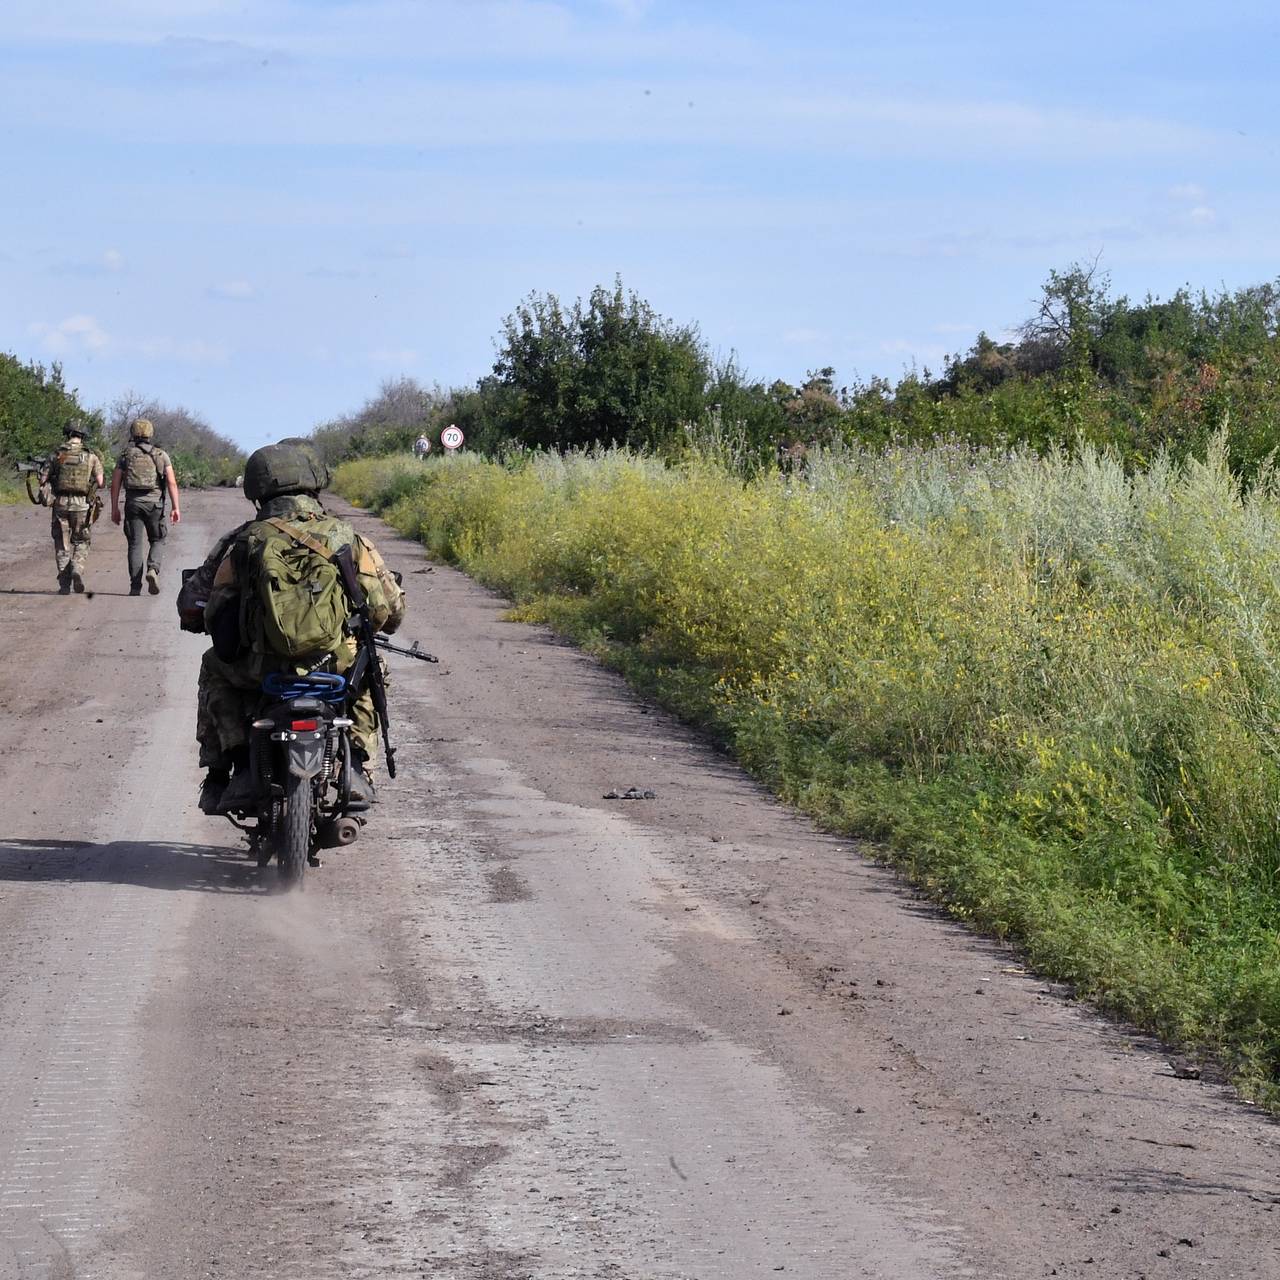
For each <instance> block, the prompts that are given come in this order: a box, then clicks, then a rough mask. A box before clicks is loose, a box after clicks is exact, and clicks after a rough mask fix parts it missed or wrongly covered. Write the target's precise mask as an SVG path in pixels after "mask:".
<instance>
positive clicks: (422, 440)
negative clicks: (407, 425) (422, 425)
mask: <svg viewBox="0 0 1280 1280" xmlns="http://www.w3.org/2000/svg"><path fill="white" fill-rule="evenodd" d="M430 452H431V441H430V440H428V439H427V437H426V434H425V433H424V434H423V435H420V436H419V437H418V438H417V439H416V440H415V441H414V442H413V453H414V456H415V457H416V458H419V459H421V460H422V461H423V462H426V460H427V454H429V453H430Z"/></svg>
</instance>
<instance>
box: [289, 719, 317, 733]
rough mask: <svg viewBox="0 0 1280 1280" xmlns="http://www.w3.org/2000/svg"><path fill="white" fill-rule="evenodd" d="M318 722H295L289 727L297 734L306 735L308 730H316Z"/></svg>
mask: <svg viewBox="0 0 1280 1280" xmlns="http://www.w3.org/2000/svg"><path fill="white" fill-rule="evenodd" d="M317 724H318V721H315V720H295V721H294V722H293V723H292V724H291V725H290V726H289V727H290V728H291V729H292V730H293V731H294V732H295V733H306V732H307V731H308V730H312V729H315V728H316V726H317Z"/></svg>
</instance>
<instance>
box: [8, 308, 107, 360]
mask: <svg viewBox="0 0 1280 1280" xmlns="http://www.w3.org/2000/svg"><path fill="white" fill-rule="evenodd" d="M27 329H28V332H30V333H31V335H32V336H33V337H34V338H36V339H37V340H38V341H39V343H40V345H41V346H42V347H44V348H45V350H46V351H50V352H52V353H53V354H54V355H56V356H65V355H69V354H71V353H73V352H85V353H88V354H90V355H93V354H96V353H98V352H101V351H105V350H106V349H107V347H109V346H110V345H111V338H110V336H109V335H108V334H107V333H106V331H105V330H104V329H103V328H102V326H101V325H99V323H98V322H97V321H96V320H95V319H94V318H93V316H89V315H74V316H68V317H67V318H66V319H65V320H61V321H59V322H58V323H57V324H50V323H48V322H47V321H44V320H36V321H33V322H32V323H31V324H30V325H28V326H27Z"/></svg>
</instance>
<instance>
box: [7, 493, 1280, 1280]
mask: <svg viewBox="0 0 1280 1280" xmlns="http://www.w3.org/2000/svg"><path fill="white" fill-rule="evenodd" d="M247 512H248V508H247V506H246V504H245V503H244V502H243V500H242V499H240V498H239V496H238V495H237V494H234V493H229V492H211V493H192V494H189V495H188V496H187V502H186V510H185V513H184V514H185V517H186V518H185V520H184V522H183V524H181V525H180V526H178V527H177V528H176V529H175V530H173V532H172V535H171V539H170V545H169V548H168V552H167V564H166V569H165V574H164V578H163V582H164V592H163V594H162V595H161V596H159V597H155V598H152V597H150V596H146V595H144V596H142V597H141V598H138V599H130V598H128V596H127V595H126V589H127V577H126V572H125V565H124V543H123V538H122V537H121V536H120V534H119V532H118V531H117V530H116V529H114V528H113V527H112V526H110V525H109V524H104V525H100V526H99V527H98V533H97V536H96V537H95V540H94V548H93V553H92V557H91V561H90V583H89V585H90V587H91V589H94V594H93V595H92V597H89V596H84V597H78V596H72V597H60V596H58V595H56V594H54V592H53V587H54V582H53V564H52V555H51V550H50V545H49V539H48V534H47V523H48V521H47V516H46V515H45V513H44V512H40V511H36V510H34V509H32V508H30V507H21V508H6V509H0V641H2V643H3V653H4V655H5V660H4V663H3V664H2V665H0V711H2V712H3V714H2V715H0V771H2V776H0V805H2V806H3V819H4V821H3V827H2V828H0V1277H4V1280H11V1278H21V1280H68V1278H70V1277H75V1278H76V1280H157V1278H161V1277H163V1278H168V1277H175V1278H181V1280H192V1278H196V1277H225V1278H230V1280H235V1278H238V1277H277V1278H279V1280H325V1278H327V1277H342V1278H344V1280H345V1278H353V1280H363V1278H365V1277H370V1278H372V1277H415V1276H432V1277H446V1278H456V1280H481V1278H485V1280H488V1278H492V1280H518V1278H522V1277H527V1278H529V1280H552V1278H555V1280H560V1278H564V1280H577V1278H582V1280H588V1278H590V1280H605V1278H606V1277H608V1278H617V1280H750V1278H755V1277H773V1276H776V1275H779V1274H781V1275H784V1276H788V1277H796V1278H797V1280H856V1278H859V1277H876V1278H886V1280H887V1278H892V1280H917V1278H923V1277H953V1276H977V1277H1009V1278H1010V1280H1023V1278H1024V1277H1038V1276H1050V1275H1057V1276H1062V1277H1074V1276H1088V1277H1093V1278H1095V1280H1104V1278H1110V1277H1151V1278H1154V1277H1186V1276H1204V1277H1223V1278H1225V1277H1237V1276H1238V1277H1245V1276H1248V1277H1255V1276H1256V1277H1280V1243H1278V1242H1280V1144H1278V1142H1277V1139H1278V1137H1280V1131H1278V1130H1277V1128H1276V1126H1275V1125H1273V1124H1272V1123H1270V1122H1269V1121H1267V1120H1266V1119H1265V1118H1264V1117H1262V1116H1261V1115H1259V1114H1258V1113H1257V1112H1256V1111H1254V1110H1252V1109H1250V1108H1248V1107H1247V1106H1244V1105H1242V1104H1240V1103H1239V1102H1237V1101H1235V1100H1233V1099H1232V1097H1231V1096H1230V1095H1229V1094H1227V1093H1226V1092H1225V1091H1224V1090H1223V1089H1222V1088H1221V1087H1220V1086H1218V1085H1216V1084H1214V1083H1212V1082H1209V1081H1207V1080H1186V1079H1180V1078H1178V1077H1177V1076H1176V1075H1175V1073H1174V1072H1173V1071H1172V1070H1171V1069H1170V1067H1169V1065H1168V1062H1167V1060H1166V1058H1165V1056H1164V1055H1163V1054H1162V1053H1161V1052H1160V1050H1159V1047H1158V1046H1156V1045H1152V1044H1150V1043H1147V1042H1145V1041H1143V1040H1142V1039H1141V1038H1139V1037H1136V1036H1134V1035H1132V1034H1129V1033H1126V1032H1125V1031H1124V1029H1122V1028H1117V1027H1115V1026H1112V1025H1110V1024H1108V1023H1106V1022H1105V1021H1103V1020H1101V1019H1098V1018H1096V1017H1094V1016H1091V1015H1090V1014H1089V1013H1088V1012H1087V1011H1085V1010H1082V1009H1081V1008H1079V1007H1076V1006H1074V1005H1072V1004H1071V1003H1070V1002H1069V1001H1068V1000H1067V999H1066V998H1064V996H1063V994H1062V993H1061V992H1059V991H1056V990H1054V989H1051V988H1049V987H1047V986H1046V984H1045V983H1044V982H1043V981H1041V980H1038V979H1037V978H1035V977H1034V976H1033V975H1031V974H1028V973H1026V972H1025V971H1024V970H1023V969H1022V968H1021V966H1020V965H1019V964H1018V963H1017V959H1016V957H1015V956H1014V955H1013V954H1012V953H1011V952H1009V951H1007V950H1003V949H1001V948H998V947H996V946H993V945H991V944H988V943H984V942H983V941H981V940H979V939H975V938H973V937H972V936H971V935H969V934H968V933H966V932H965V931H964V930H962V929H961V928H959V927H957V926H956V925H954V924H952V923H950V922H949V921H947V920H946V919H945V918H943V917H941V916H940V915H938V914H937V913H936V912H934V911H933V910H931V909H930V908H928V907H926V906H925V905H923V904H921V903H919V902H918V901H917V900H915V899H914V898H913V897H912V896H911V895H910V893H909V892H907V891H906V890H904V889H903V888H902V886H901V885H899V884H898V882H897V881H896V880H895V879H894V877H893V876H892V875H891V874H890V873H888V872H886V871H885V870H883V869H881V868H879V867H877V866H875V865H874V864H873V863H871V862H869V861H867V860H866V859H865V858H864V857H863V856H862V855H861V853H860V852H859V850H858V849H857V848H855V847H853V846H852V845H851V844H850V843H849V842H847V841H842V840H838V839H834V838H831V837H828V836H824V835H822V834H819V833H816V832H815V831H814V830H813V829H812V828H811V827H810V826H808V825H807V824H806V823H805V822H803V821H802V820H800V819H799V818H797V817H795V816H794V815H791V814H789V813H788V812H787V811H785V810H784V809H782V808H781V807H779V806H778V805H776V804H774V803H773V802H771V801H770V800H769V798H768V797H767V796H765V795H764V794H763V793H762V792H761V791H760V789H759V788H758V787H756V786H755V785H754V784H753V783H752V782H750V781H749V780H748V779H746V778H745V777H744V776H743V775H742V774H741V773H740V772H739V771H738V770H736V769H735V768H734V767H732V766H731V765H730V764H729V763H728V762H726V761H725V760H724V759H723V758H721V757H720V756H718V755H716V754H715V753H714V752H712V751H710V750H709V749H708V748H706V747H705V746H703V745H701V744H700V743H699V742H698V741H697V740H696V739H695V738H694V737H693V736H692V735H690V734H689V733H688V732H686V731H685V730H684V729H682V728H681V727H680V726H678V725H675V724H673V723H672V722H671V721H670V720H669V719H668V718H667V717H665V716H663V715H661V714H659V713H657V712H654V711H652V710H651V709H650V708H648V707H647V706H646V705H645V704H644V703H643V702H642V701H641V700H639V699H638V698H636V697H635V696H634V695H633V694H631V693H630V692H629V691H628V690H627V689H626V688H625V686H624V685H622V684H621V683H620V682H619V681H618V680H617V679H616V678H615V677H613V676H612V675H610V674H609V673H607V672H605V671H603V670H602V669H600V668H599V667H598V666H597V665H596V664H595V663H593V662H592V661H591V660H590V659H588V658H586V657H584V656H583V655H581V654H580V653H578V652H576V651H575V650H573V649H571V648H569V647H567V646H565V645H563V644H562V643H559V642H558V641H557V640H556V639H555V638H554V637H553V636H551V635H550V634H549V633H548V632H547V631H545V629H542V628H537V627H528V626H523V625H517V624H513V623H509V622H505V621H503V608H504V606H503V602H502V601H500V600H498V599H497V598H495V597H494V596H492V595H491V594H489V593H488V592H486V591H484V590H483V589H481V588H479V587H477V586H476V585H475V584H473V583H471V582H469V581H468V580H467V579H466V578H464V577H462V576H461V575H459V574H457V573H455V572H453V571H451V570H448V569H446V568H442V567H436V568H434V569H431V568H429V567H428V565H427V562H426V561H425V560H424V558H423V556H422V553H421V550H420V549H419V548H417V547H415V546H413V545H412V544H410V543H407V542H404V541H402V540H399V539H397V538H395V537H394V536H392V535H391V534H390V532H389V531H387V530H385V529H383V528H382V527H381V526H380V525H379V524H378V523H377V522H376V521H374V520H372V519H370V518H368V517H366V516H362V515H358V516H356V517H355V518H356V520H357V522H358V523H359V525H360V526H361V527H362V528H367V529H368V530H369V531H371V532H372V533H373V535H374V536H375V538H376V539H377V541H378V543H379V545H380V546H381V547H382V548H383V550H384V551H385V552H386V554H387V558H388V560H389V561H390V563H391V564H392V566H393V567H395V568H398V569H400V570H401V571H402V572H403V573H404V576H405V583H406V585H407V586H408V588H409V591H410V614H409V618H408V620H407V622H406V624H405V626H404V628H403V630H402V635H403V636H404V637H406V638H408V639H415V638H416V639H420V640H421V641H422V643H423V645H424V646H425V647H426V648H428V649H430V650H432V651H434V652H436V653H439V654H440V655H441V656H442V658H443V661H442V663H441V665H440V666H439V667H428V666H426V665H425V664H418V663H409V662H404V661H400V660H395V661H396V665H395V666H394V667H393V676H394V681H395V683H394V688H393V690H392V707H393V712H394V715H395V717H396V725H395V736H396V739H397V741H398V745H399V746H400V748H401V750H400V755H399V761H400V764H401V770H400V776H399V777H398V778H397V779H396V780H395V781H394V782H392V783H386V784H384V786H383V787H382V797H383V802H382V803H381V804H380V805H379V806H378V808H377V809H376V810H375V811H374V817H373V821H372V823H371V824H370V826H369V827H368V828H367V829H366V832H365V835H364V837H363V838H362V839H361V841H360V843H359V844H358V845H356V846H355V847H353V848H351V849H349V850H343V851H335V852H333V853H332V854H330V855H328V856H327V858H326V865H325V866H324V868H323V869H321V870H319V871H317V872H314V873H308V879H307V886H306V889H305V892H303V893H301V894H292V895H280V894H277V893H273V892H271V891H270V890H271V884H270V880H271V876H270V875H267V876H265V877H264V876H263V875H262V874H261V873H259V872H258V870H257V869H256V867H254V866H253V865H252V864H251V863H250V862H249V860H248V859H247V858H246V857H245V855H244V853H243V846H242V845H240V843H239V841H238V837H237V833H236V832H235V831H234V830H233V829H232V828H231V826H230V825H229V824H228V823H226V822H225V821H220V820H212V819H207V818H204V817H202V816H201V815H200V814H199V812H198V810H197V809H196V807H195V800H196V791H197V785H198V771H197V768H196V755H195V746H194V741H193V722H194V710H193V703H194V688H195V678H196V671H197V666H198V662H199V656H200V652H201V649H202V642H201V640H200V639H199V638H197V637H193V636H188V635H184V634H182V633H181V632H179V631H178V629H177V626H176V619H175V614H174V609H173V600H172V597H173V593H174V590H175V587H176V582H177V571H178V569H179V568H180V567H181V566H183V565H192V564H195V563H197V562H198V560H199V559H200V558H201V557H202V556H203V554H204V552H205V550H206V549H207V547H208V546H209V545H210V543H211V542H212V541H213V539H214V537H215V536H216V534H217V533H218V532H219V531H221V530H222V529H224V528H227V527H229V526H231V525H232V524H234V523H236V522H237V521H239V520H241V519H243V518H245V516H246V514H247ZM631 786H635V787H639V788H641V789H645V788H650V789H652V790H653V791H654V792H655V793H656V798H655V799H648V800H645V799H641V800H604V799H602V798H601V797H602V796H603V795H604V794H605V793H606V792H608V791H610V790H612V789H617V790H620V791H625V790H626V789H627V788H628V787H631Z"/></svg>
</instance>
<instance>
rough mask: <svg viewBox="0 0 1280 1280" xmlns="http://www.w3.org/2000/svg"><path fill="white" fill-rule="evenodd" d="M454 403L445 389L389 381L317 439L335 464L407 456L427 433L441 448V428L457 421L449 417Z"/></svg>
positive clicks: (315, 435) (408, 381) (402, 380)
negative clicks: (399, 453)
mask: <svg viewBox="0 0 1280 1280" xmlns="http://www.w3.org/2000/svg"><path fill="white" fill-rule="evenodd" d="M451 399H452V397H451V394H450V393H448V392H445V391H443V390H441V389H440V388H439V387H435V388H431V389H428V388H426V387H423V386H421V385H420V384H419V383H417V382H415V381H414V380H413V379H412V378H394V379H388V380H387V381H386V382H384V383H383V384H382V386H381V388H380V389H379V391H378V394H377V395H376V396H374V397H373V398H372V399H370V400H367V401H366V402H365V404H364V406H363V407H362V408H361V409H359V410H358V411H357V412H355V413H351V414H346V415H344V416H343V417H341V418H334V419H333V421H331V422H326V423H324V424H323V425H321V426H319V427H317V428H316V429H315V431H313V432H312V439H313V440H314V441H315V442H316V444H317V445H318V446H319V448H320V452H321V454H322V455H323V456H324V458H325V461H327V462H330V463H336V462H344V461H346V460H347V459H349V458H366V457H376V456H378V455H380V454H386V453H397V452H401V451H405V452H407V451H408V450H409V449H410V448H411V447H412V445H413V442H414V440H415V439H416V438H417V437H418V436H419V435H421V434H423V433H424V432H425V433H426V434H427V435H428V436H429V437H431V440H432V444H433V445H435V444H438V443H439V435H440V430H441V428H442V427H445V426H448V424H449V423H450V422H452V421H454V419H453V418H452V417H449V416H448V414H449V412H450V411H451V408H452V405H451ZM463 430H466V428H465V427H464V428H463ZM469 435H470V433H468V436H469Z"/></svg>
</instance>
